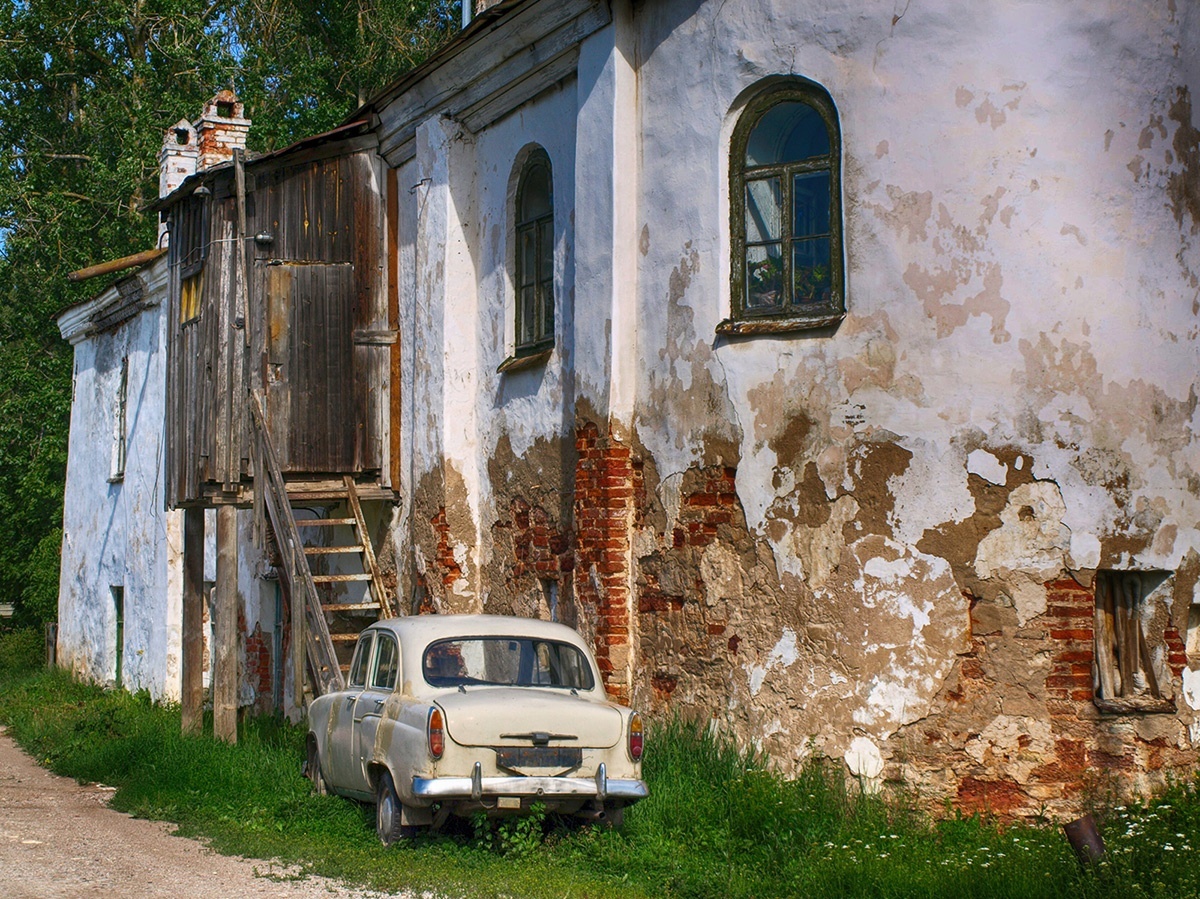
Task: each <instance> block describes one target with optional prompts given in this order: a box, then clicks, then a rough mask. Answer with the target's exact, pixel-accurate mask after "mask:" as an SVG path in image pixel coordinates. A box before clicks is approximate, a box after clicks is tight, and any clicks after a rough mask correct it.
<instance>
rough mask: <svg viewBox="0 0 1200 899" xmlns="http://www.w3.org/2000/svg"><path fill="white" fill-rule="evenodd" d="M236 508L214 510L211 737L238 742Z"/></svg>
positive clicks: (225, 507)
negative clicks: (215, 536)
mask: <svg viewBox="0 0 1200 899" xmlns="http://www.w3.org/2000/svg"><path fill="white" fill-rule="evenodd" d="M237 567H238V545H237V509H236V508H234V507H233V506H221V508H219V509H217V586H216V609H215V611H214V614H213V643H214V644H215V646H214V651H213V655H214V656H215V658H216V664H215V665H214V667H213V736H215V737H216V738H217V739H218V740H224V741H225V742H227V743H236V742H237V697H238V589H237Z"/></svg>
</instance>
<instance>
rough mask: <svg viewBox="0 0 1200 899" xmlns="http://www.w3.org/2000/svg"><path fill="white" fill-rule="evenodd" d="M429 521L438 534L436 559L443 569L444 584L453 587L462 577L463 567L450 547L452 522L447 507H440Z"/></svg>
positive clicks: (436, 562)
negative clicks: (448, 516)
mask: <svg viewBox="0 0 1200 899" xmlns="http://www.w3.org/2000/svg"><path fill="white" fill-rule="evenodd" d="M429 523H430V524H431V525H432V526H433V532H434V533H435V534H437V541H438V542H437V559H435V560H434V561H435V564H436V565H437V566H438V567H439V568H440V569H441V572H442V584H443V585H444V586H446V587H453V586H454V582H455V581H457V580H458V579H459V578H460V577H462V568H461V567H459V564H458V560H456V559H455V558H454V551H453V550H452V549H451V547H450V522H449V521H448V520H447V519H446V507H445V506H442V507H441V508H440V509H438V511H437V514H436V515H434V516H433V518H432V519H431V520H430V522H429Z"/></svg>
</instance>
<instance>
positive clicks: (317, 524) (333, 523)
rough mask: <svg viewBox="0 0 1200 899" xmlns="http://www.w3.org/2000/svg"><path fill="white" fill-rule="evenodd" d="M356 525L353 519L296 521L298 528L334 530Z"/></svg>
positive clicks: (308, 519)
mask: <svg viewBox="0 0 1200 899" xmlns="http://www.w3.org/2000/svg"><path fill="white" fill-rule="evenodd" d="M354 523H355V519H353V518H305V519H296V527H298V528H333V527H339V526H345V525H352V524H354Z"/></svg>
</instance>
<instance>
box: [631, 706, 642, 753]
mask: <svg viewBox="0 0 1200 899" xmlns="http://www.w3.org/2000/svg"><path fill="white" fill-rule="evenodd" d="M644 745H645V741H644V731H643V728H642V716H641V715H639V714H638V713H637V712H634V713H633V714H632V715H630V716H629V757H630V758H631V759H633V760H634V761H635V762H640V761H641V760H642V747H643V746H644Z"/></svg>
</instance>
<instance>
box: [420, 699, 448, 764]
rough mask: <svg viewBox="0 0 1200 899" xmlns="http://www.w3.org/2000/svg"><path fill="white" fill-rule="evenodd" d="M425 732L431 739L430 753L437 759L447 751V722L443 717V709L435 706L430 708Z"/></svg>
mask: <svg viewBox="0 0 1200 899" xmlns="http://www.w3.org/2000/svg"><path fill="white" fill-rule="evenodd" d="M425 734H426V736H427V737H428V739H429V754H430V755H431V756H433V757H434V758H435V759H440V758H441V757H442V753H443V752H445V751H446V722H445V719H443V718H442V710H441V709H439V708H436V707H434V708H431V709H430V710H429V720H428V721H427V722H426V724H425Z"/></svg>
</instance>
